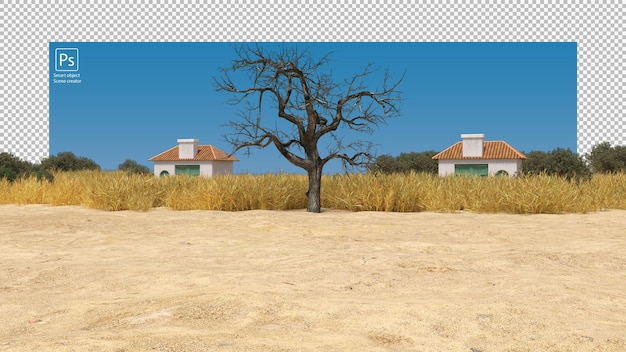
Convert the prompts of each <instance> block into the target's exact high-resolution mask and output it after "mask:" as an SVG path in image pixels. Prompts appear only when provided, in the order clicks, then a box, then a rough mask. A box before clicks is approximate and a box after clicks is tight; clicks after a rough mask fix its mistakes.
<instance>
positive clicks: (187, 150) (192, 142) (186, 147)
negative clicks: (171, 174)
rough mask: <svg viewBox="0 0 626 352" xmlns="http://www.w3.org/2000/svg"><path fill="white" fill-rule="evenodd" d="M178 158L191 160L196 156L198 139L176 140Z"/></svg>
mask: <svg viewBox="0 0 626 352" xmlns="http://www.w3.org/2000/svg"><path fill="white" fill-rule="evenodd" d="M177 141H178V158H179V159H193V158H194V157H195V156H196V154H198V142H199V140H198V139H178V140H177Z"/></svg>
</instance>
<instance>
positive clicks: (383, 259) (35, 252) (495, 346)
mask: <svg viewBox="0 0 626 352" xmlns="http://www.w3.org/2000/svg"><path fill="white" fill-rule="evenodd" d="M0 350H1V351H118V352H120V351H467V352H477V351H483V352H488V351H626V211H608V212H600V213H593V214H586V215H573V214H567V215H528V216H526V215H507V214H472V213H457V214H437V213H373V212H361V213H349V212H343V211H326V212H323V213H322V214H309V213H306V212H304V211H247V212H237V213H229V212H211V211H185V212H177V211H171V210H167V209H154V210H151V211H148V212H133V211H124V212H104V211H99V210H90V209H85V208H81V207H52V206H43V205H29V206H16V205H2V206H0Z"/></svg>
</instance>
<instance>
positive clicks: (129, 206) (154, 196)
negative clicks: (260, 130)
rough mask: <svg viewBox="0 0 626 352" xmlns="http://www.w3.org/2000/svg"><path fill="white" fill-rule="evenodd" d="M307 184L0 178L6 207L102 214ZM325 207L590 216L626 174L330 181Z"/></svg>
mask: <svg viewBox="0 0 626 352" xmlns="http://www.w3.org/2000/svg"><path fill="white" fill-rule="evenodd" d="M306 189H307V178H306V176H305V175H296V174H265V175H249V174H244V175H229V176H219V177H214V178H202V177H187V176H176V177H168V178H156V177H153V176H140V175H132V174H128V173H125V172H121V171H115V172H99V171H84V172H66V173H57V174H55V181H54V182H53V183H49V182H45V181H37V180H36V179H35V178H29V179H23V180H17V181H15V182H13V183H8V182H7V181H6V180H0V204H7V203H10V204H52V205H82V206H86V207H90V208H96V209H104V210H148V209H150V208H153V207H161V206H165V207H169V208H172V209H176V210H191V209H203V210H225V211H241V210H251V209H273V210H287V209H302V208H305V207H306V196H305V193H306ZM322 204H323V206H324V207H325V208H332V209H345V210H350V211H366V210H367V211H393V212H415V211H435V212H453V211H458V210H469V211H474V212H489V213H493V212H506V213H518V214H537V213H586V212H591V211H598V210H602V209H626V174H615V175H595V176H594V177H593V178H592V179H590V180H588V181H570V180H566V179H563V178H559V177H553V176H546V175H540V176H531V177H520V178H506V177H502V178H480V177H443V178H442V177H438V176H433V175H427V174H415V173H413V174H393V175H374V174H350V175H333V176H324V178H323V180H322Z"/></svg>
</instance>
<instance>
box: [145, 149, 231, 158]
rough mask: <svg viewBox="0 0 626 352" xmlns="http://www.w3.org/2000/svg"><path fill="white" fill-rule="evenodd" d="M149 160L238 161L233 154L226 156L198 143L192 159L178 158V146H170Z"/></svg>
mask: <svg viewBox="0 0 626 352" xmlns="http://www.w3.org/2000/svg"><path fill="white" fill-rule="evenodd" d="M148 160H150V161H180V160H196V161H213V160H224V161H239V159H237V158H235V157H234V156H228V154H227V153H226V152H224V151H222V150H220V149H218V148H215V147H214V146H212V145H199V146H198V153H197V154H196V156H195V157H194V158H193V159H180V158H179V157H178V146H175V147H173V148H170V149H168V150H166V151H164V152H163V153H161V154H159V155H155V156H153V157H152V158H150V159H148Z"/></svg>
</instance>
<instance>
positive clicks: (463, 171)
mask: <svg viewBox="0 0 626 352" xmlns="http://www.w3.org/2000/svg"><path fill="white" fill-rule="evenodd" d="M454 173H455V174H456V175H467V176H487V175H489V165H487V164H456V165H454Z"/></svg>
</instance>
